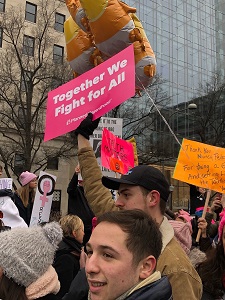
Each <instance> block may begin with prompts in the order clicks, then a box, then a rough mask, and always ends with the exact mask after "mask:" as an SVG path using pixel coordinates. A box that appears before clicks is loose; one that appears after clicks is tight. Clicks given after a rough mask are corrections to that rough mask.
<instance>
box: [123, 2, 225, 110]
mask: <svg viewBox="0 0 225 300" xmlns="http://www.w3.org/2000/svg"><path fill="white" fill-rule="evenodd" d="M223 2H224V1H223ZM126 3H128V4H129V5H131V6H133V7H136V8H137V15H138V17H139V18H140V20H141V22H142V24H143V27H144V29H145V31H146V34H147V36H148V38H149V41H150V43H151V45H152V48H153V50H154V52H155V55H156V59H157V73H158V74H159V75H161V76H162V78H163V79H164V81H165V82H164V84H163V89H164V91H166V92H167V93H168V96H169V97H170V99H171V101H170V105H171V106H176V105H178V104H179V103H182V102H187V101H189V100H190V99H192V98H194V97H198V96H199V95H200V94H201V89H200V88H199V86H200V84H205V83H206V82H209V81H210V80H211V78H212V77H213V76H214V74H215V72H218V71H220V72H221V74H222V75H224V68H225V56H224V54H225V52H224V51H225V16H224V15H225V3H222V1H221V0H204V1H203V0H201V1H198V0H186V1H183V0H152V1H149V0H138V1H134V0H127V1H126Z"/></svg>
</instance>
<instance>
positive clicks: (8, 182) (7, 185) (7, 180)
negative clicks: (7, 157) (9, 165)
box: [0, 178, 12, 190]
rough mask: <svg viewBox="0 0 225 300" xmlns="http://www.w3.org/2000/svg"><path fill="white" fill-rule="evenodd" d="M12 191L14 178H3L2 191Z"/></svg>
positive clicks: (0, 181) (0, 187)
mask: <svg viewBox="0 0 225 300" xmlns="http://www.w3.org/2000/svg"><path fill="white" fill-rule="evenodd" d="M3 189H10V190H11V189H12V178H1V179H0V190H3Z"/></svg>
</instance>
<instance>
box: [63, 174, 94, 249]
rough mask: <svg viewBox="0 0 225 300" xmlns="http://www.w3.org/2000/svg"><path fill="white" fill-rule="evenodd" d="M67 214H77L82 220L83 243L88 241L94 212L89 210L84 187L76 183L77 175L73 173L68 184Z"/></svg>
mask: <svg viewBox="0 0 225 300" xmlns="http://www.w3.org/2000/svg"><path fill="white" fill-rule="evenodd" d="M67 193H68V195H69V197H68V214H72V215H77V216H78V217H79V218H81V220H82V221H83V222H84V233H85V235H84V245H85V244H86V243H87V242H88V241H89V238H90V236H91V232H92V218H93V217H94V213H93V211H92V210H91V208H90V206H89V204H88V202H87V199H86V197H85V195H84V189H83V187H82V186H79V185H78V175H77V174H76V173H75V174H74V175H73V177H72V179H71V181H70V183H69V185H68V188H67Z"/></svg>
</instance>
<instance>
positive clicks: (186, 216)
mask: <svg viewBox="0 0 225 300" xmlns="http://www.w3.org/2000/svg"><path fill="white" fill-rule="evenodd" d="M177 218H181V219H183V220H184V221H186V222H191V220H192V217H191V216H190V214H189V213H188V212H187V211H185V210H183V209H180V210H179V214H178V216H177Z"/></svg>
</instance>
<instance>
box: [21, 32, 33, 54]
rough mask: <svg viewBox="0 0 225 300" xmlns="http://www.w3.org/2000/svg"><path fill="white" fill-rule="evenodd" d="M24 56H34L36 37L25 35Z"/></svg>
mask: <svg viewBox="0 0 225 300" xmlns="http://www.w3.org/2000/svg"><path fill="white" fill-rule="evenodd" d="M23 54H26V55H28V56H34V37H32V36H28V35H24V37H23Z"/></svg>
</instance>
